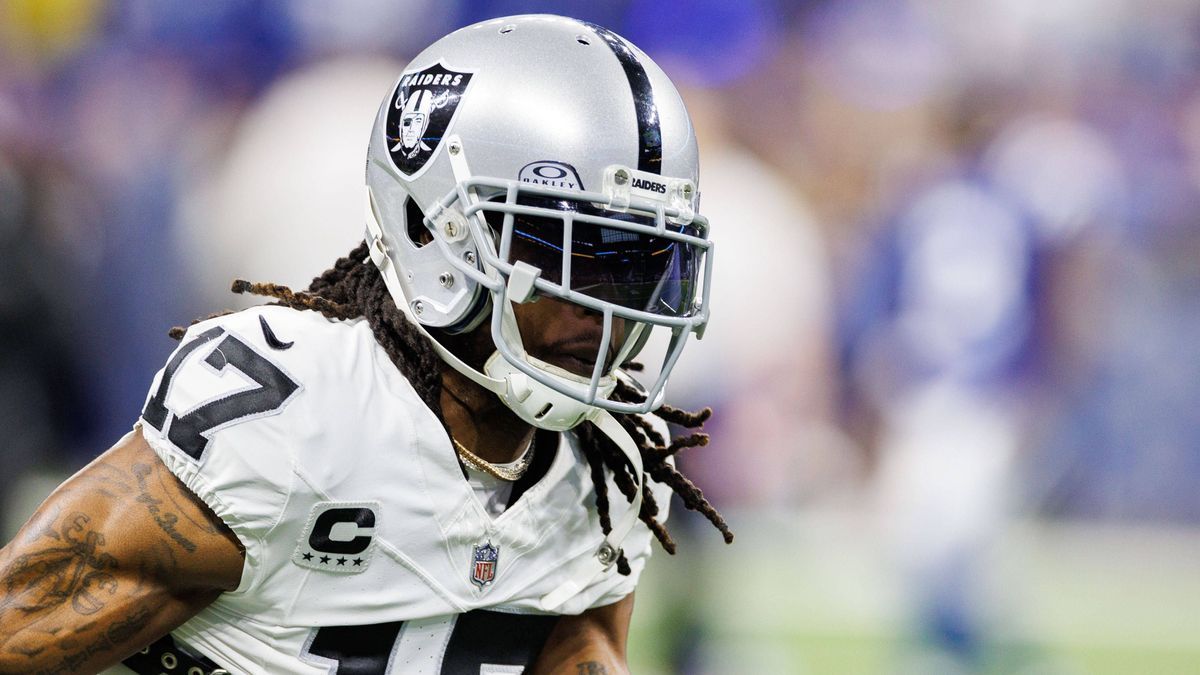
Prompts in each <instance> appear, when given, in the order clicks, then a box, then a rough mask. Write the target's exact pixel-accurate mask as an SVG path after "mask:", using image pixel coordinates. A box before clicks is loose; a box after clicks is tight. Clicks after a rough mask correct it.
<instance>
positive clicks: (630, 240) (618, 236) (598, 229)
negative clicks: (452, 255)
mask: <svg viewBox="0 0 1200 675" xmlns="http://www.w3.org/2000/svg"><path fill="white" fill-rule="evenodd" d="M517 203H518V204H520V205H522V206H533V207H538V208H544V209H550V210H553V211H574V212H575V213H579V214H584V215H590V216H599V217H604V218H608V219H611V220H616V221H622V222H627V223H636V224H640V225H645V226H647V227H654V226H655V221H654V218H653V217H651V216H641V215H633V214H627V213H617V212H613V211H606V210H603V209H599V208H596V207H594V206H592V205H590V204H585V203H577V202H572V201H560V200H554V199H549V198H545V197H533V196H524V195H523V196H521V197H520V198H519V199H518V202H517ZM504 215H505V214H504V213H502V212H498V211H485V212H484V217H485V219H486V220H487V222H488V224H489V225H490V226H491V227H492V229H493V231H494V232H495V233H496V234H497V235H499V234H500V233H501V231H502V226H503V224H504ZM667 228H668V230H670V231H673V232H677V233H680V234H685V235H691V236H694V237H698V236H699V231H698V230H697V229H696V228H695V227H693V226H691V225H676V224H673V223H669V222H668V223H667ZM563 229H564V228H563V221H562V218H561V217H558V216H553V215H548V216H530V215H525V214H514V215H513V231H512V238H511V245H510V251H509V256H508V262H510V263H512V262H516V261H518V260H519V261H523V262H525V263H527V264H530V265H533V266H535V267H537V268H539V269H541V270H542V278H543V279H545V280H546V281H550V282H552V283H555V284H560V285H562V286H567V287H569V288H570V289H571V290H573V291H576V292H579V293H583V294H584V295H587V296H590V297H592V298H595V299H597V300H603V301H606V302H611V303H613V304H615V305H618V306H621V307H625V308H628V309H636V310H641V311H646V312H650V313H653V314H659V315H664V316H687V315H689V314H690V313H691V312H692V311H693V301H694V299H695V294H696V283H697V278H698V275H699V269H700V265H701V264H702V261H703V251H702V250H701V249H699V248H698V247H696V246H693V245H691V244H688V243H686V242H682V241H678V240H675V239H671V238H667V237H657V236H653V235H648V234H643V233H641V232H634V231H631V230H627V229H623V228H621V227H619V226H618V227H607V226H604V225H597V224H594V223H585V222H579V221H575V222H574V223H573V224H572V229H571V247H570V248H571V269H570V274H571V278H570V280H569V281H570V283H569V284H565V283H563V279H562V271H563V269H562V268H563V250H564V241H563V239H564V238H563Z"/></svg>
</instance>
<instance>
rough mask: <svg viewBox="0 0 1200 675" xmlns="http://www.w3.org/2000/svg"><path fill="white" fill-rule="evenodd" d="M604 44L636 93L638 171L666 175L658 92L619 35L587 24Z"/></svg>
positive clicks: (631, 50) (634, 103) (639, 62)
mask: <svg viewBox="0 0 1200 675" xmlns="http://www.w3.org/2000/svg"><path fill="white" fill-rule="evenodd" d="M584 23H585V25H586V26H587V27H588V28H591V29H592V30H593V31H595V33H596V35H599V36H600V39H602V40H604V42H605V44H607V45H608V48H609V49H611V50H612V52H613V54H615V55H616V57H617V60H618V61H620V62H621V67H622V68H623V69H624V70H625V77H626V78H627V79H628V80H629V90H630V91H631V92H632V93H633V105H634V109H635V111H636V112H637V125H638V165H637V168H638V171H648V172H650V173H656V174H660V175H661V174H662V130H661V129H660V128H659V124H658V106H656V105H654V92H653V90H651V88H650V77H649V76H648V75H646V69H645V68H644V67H643V66H642V63H641V61H638V58H637V55H636V54H634V53H633V49H631V48H630V47H629V45H628V44H627V43H626V42H625V41H624V40H622V39H621V38H620V37H618V36H617V34H616V33H614V32H612V31H610V30H608V29H607V28H605V27H603V26H597V25H596V24H594V23H586V22H584Z"/></svg>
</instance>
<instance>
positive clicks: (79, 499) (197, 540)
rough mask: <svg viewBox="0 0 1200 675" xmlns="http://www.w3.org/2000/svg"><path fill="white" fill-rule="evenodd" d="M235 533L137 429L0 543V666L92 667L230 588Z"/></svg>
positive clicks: (237, 562)
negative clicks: (177, 476) (171, 471)
mask: <svg viewBox="0 0 1200 675" xmlns="http://www.w3.org/2000/svg"><path fill="white" fill-rule="evenodd" d="M242 556H243V553H242V550H241V547H240V545H239V543H238V541H237V538H236V537H235V536H234V534H233V533H232V532H230V531H229V529H228V528H227V527H226V526H225V525H224V523H222V522H221V521H220V520H219V519H218V518H217V517H216V516H215V515H214V514H213V513H212V512H211V511H210V510H209V509H208V507H207V506H205V505H204V504H203V503H202V502H200V501H199V500H198V499H197V498H196V497H195V496H194V495H193V494H192V493H191V492H190V491H189V490H188V489H187V488H186V487H184V486H183V484H181V483H180V482H179V481H178V480H177V479H176V478H175V477H174V475H172V474H171V473H170V471H168V470H167V468H166V467H165V466H163V464H162V461H161V460H160V459H159V458H158V456H157V455H155V454H154V451H153V450H151V449H150V447H149V446H148V445H147V444H146V442H145V440H144V439H143V438H142V436H141V434H139V433H133V434H130V435H128V436H126V437H125V438H123V439H121V441H120V442H119V443H118V444H117V445H116V446H114V447H113V448H112V449H110V450H109V451H108V452H106V453H104V454H103V455H101V456H100V457H99V458H98V459H97V460H96V461H94V462H92V463H91V464H89V465H88V466H86V467H84V468H83V469H82V470H81V471H80V472H79V473H77V474H75V475H74V476H73V477H71V478H70V479H69V480H67V481H66V482H65V483H63V484H62V485H61V486H59V488H58V489H57V490H55V491H54V493H53V494H51V495H50V497H49V498H48V499H47V500H46V501H45V502H44V503H43V504H42V505H41V507H39V508H38V510H37V512H35V513H34V515H33V517H32V518H31V519H30V520H29V522H28V523H26V524H25V526H24V527H23V528H21V530H20V532H18V533H17V536H16V537H15V538H14V539H13V540H12V541H11V542H9V544H8V545H7V546H5V547H4V548H3V549H0V674H8V673H22V674H41V673H46V674H49V673H81V672H82V673H94V672H97V671H99V670H102V669H104V668H105V667H107V666H110V665H112V664H115V663H117V662H118V661H120V660H121V659H123V658H124V657H126V656H128V655H130V654H132V653H133V652H135V651H137V650H139V649H141V648H142V647H144V646H145V645H147V644H149V643H150V642H152V641H154V640H155V639H157V638H158V637H160V636H162V635H163V634H165V633H166V632H168V631H170V630H171V629H173V628H175V627H176V626H178V625H179V624H181V623H183V622H184V621H186V620H187V619H188V618H190V617H191V616H192V615H194V614H195V613H196V612H198V611H200V610H201V609H203V608H204V607H206V606H207V605H208V604H209V603H211V602H212V601H213V600H215V599H216V598H217V596H218V595H220V594H221V592H222V591H226V590H232V589H233V588H236V587H237V585H238V582H239V581H240V577H241V573H242Z"/></svg>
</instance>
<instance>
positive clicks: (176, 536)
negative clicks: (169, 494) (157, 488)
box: [133, 464, 196, 553]
mask: <svg viewBox="0 0 1200 675" xmlns="http://www.w3.org/2000/svg"><path fill="white" fill-rule="evenodd" d="M153 472H154V469H152V468H151V467H150V465H148V464H134V465H133V475H134V476H136V477H137V483H138V495H137V501H138V503H140V504H145V505H146V510H147V511H149V512H150V517H152V518H154V522H155V523H156V524H157V525H158V529H160V530H162V531H163V532H164V533H166V535H167V536H168V537H170V538H171V539H172V541H174V542H175V543H176V544H179V546H180V548H182V549H183V550H185V551H187V552H188V553H195V552H196V543H195V542H193V541H192V540H191V539H188V538H187V537H185V536H183V534H182V533H181V532H180V531H179V530H177V529H175V524H176V523H178V522H179V516H177V515H175V514H174V513H171V512H170V511H169V510H164V509H163V508H162V503H163V501H162V500H161V499H157V498H155V497H153V496H152V495H151V494H150V489H149V488H148V487H147V486H146V477H147V476H149V475H150V474H151V473H153Z"/></svg>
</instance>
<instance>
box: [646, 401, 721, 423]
mask: <svg viewBox="0 0 1200 675" xmlns="http://www.w3.org/2000/svg"><path fill="white" fill-rule="evenodd" d="M654 414H655V415H658V416H659V417H660V418H662V419H664V420H666V421H667V422H670V423H671V424H677V425H679V426H681V427H687V428H688V429H695V428H696V427H698V426H700V425H702V424H704V423H705V422H707V421H708V418H710V417H712V408H703V409H701V410H697V411H696V412H688V411H686V410H682V409H680V408H676V407H674V406H669V405H665V404H664V405H661V406H659V408H658V410H655V411H654Z"/></svg>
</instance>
